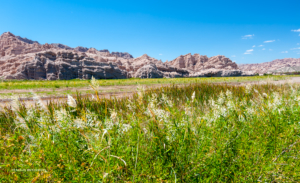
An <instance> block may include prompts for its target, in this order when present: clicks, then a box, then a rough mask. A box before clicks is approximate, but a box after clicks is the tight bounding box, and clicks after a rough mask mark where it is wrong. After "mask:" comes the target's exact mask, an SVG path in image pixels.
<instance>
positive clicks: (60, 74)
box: [6, 52, 127, 80]
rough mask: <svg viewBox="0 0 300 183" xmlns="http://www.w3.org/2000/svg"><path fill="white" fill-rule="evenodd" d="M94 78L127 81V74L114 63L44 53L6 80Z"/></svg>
mask: <svg viewBox="0 0 300 183" xmlns="http://www.w3.org/2000/svg"><path fill="white" fill-rule="evenodd" d="M92 76H93V77H94V78H96V79H125V78H127V73H126V71H123V70H121V69H119V68H118V66H117V64H115V63H112V62H108V63H105V62H96V61H95V60H94V59H92V58H89V57H85V56H84V55H78V54H76V53H75V54H74V53H72V52H58V53H54V52H44V53H38V54H36V57H35V59H34V60H32V61H29V62H25V63H23V64H21V65H20V66H18V68H17V72H16V73H15V74H13V75H9V76H7V77H6V79H35V80H42V79H47V80H57V79H61V80H69V79H76V78H80V79H91V78H92Z"/></svg>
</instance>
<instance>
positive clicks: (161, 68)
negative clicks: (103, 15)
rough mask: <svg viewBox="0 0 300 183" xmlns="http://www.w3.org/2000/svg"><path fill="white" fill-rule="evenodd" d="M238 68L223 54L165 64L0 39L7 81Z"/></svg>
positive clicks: (205, 73)
mask: <svg viewBox="0 0 300 183" xmlns="http://www.w3.org/2000/svg"><path fill="white" fill-rule="evenodd" d="M237 69H238V68H237V65H236V64H235V63H234V62H232V61H231V60H230V59H229V58H226V57H225V56H220V55H219V56H214V57H210V58H208V57H207V56H201V55H199V54H194V55H191V54H187V55H183V56H182V55H181V56H179V57H178V58H176V59H174V60H172V61H170V62H168V61H167V62H165V63H163V62H162V61H161V60H157V59H155V58H152V57H150V56H148V55H147V54H144V55H142V56H140V57H137V58H133V56H132V55H130V54H129V53H127V52H111V53H110V52H109V51H108V50H107V49H103V50H97V49H95V48H86V47H81V46H78V47H76V48H71V47H69V46H67V45H63V44H60V43H52V44H47V43H46V44H40V43H38V42H37V41H32V40H30V39H27V38H22V37H19V36H15V35H13V34H12V33H10V32H6V33H3V34H2V35H1V36H0V77H2V78H6V79H48V80H54V79H73V78H82V79H90V78H91V77H92V76H94V77H95V78H98V79H100V78H106V79H120V78H130V77H140V78H161V77H167V78H170V77H171V78H174V77H209V76H243V73H240V72H238V71H236V70H237ZM227 71H228V72H227Z"/></svg>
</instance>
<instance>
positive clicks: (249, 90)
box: [245, 84, 252, 94]
mask: <svg viewBox="0 0 300 183" xmlns="http://www.w3.org/2000/svg"><path fill="white" fill-rule="evenodd" d="M251 89H252V85H251V84H247V85H246V87H245V92H246V93H247V94H250V93H251Z"/></svg>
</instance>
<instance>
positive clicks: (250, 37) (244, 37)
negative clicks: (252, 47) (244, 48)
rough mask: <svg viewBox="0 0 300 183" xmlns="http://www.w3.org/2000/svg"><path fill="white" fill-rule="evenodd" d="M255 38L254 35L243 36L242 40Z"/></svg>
mask: <svg viewBox="0 0 300 183" xmlns="http://www.w3.org/2000/svg"><path fill="white" fill-rule="evenodd" d="M253 37H254V34H252V35H251V34H249V35H244V36H242V39H252V38H253Z"/></svg>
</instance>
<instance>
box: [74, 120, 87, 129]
mask: <svg viewBox="0 0 300 183" xmlns="http://www.w3.org/2000/svg"><path fill="white" fill-rule="evenodd" d="M73 126H74V127H76V128H79V129H84V128H85V122H84V121H83V120H82V119H80V118H76V119H75V120H74V121H73Z"/></svg>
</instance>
